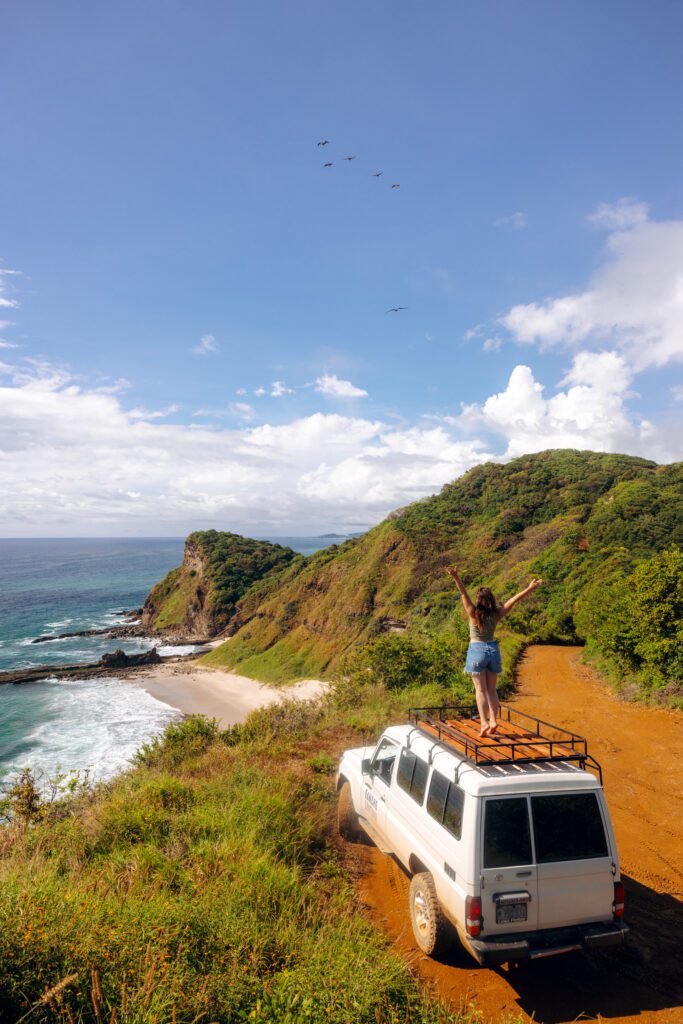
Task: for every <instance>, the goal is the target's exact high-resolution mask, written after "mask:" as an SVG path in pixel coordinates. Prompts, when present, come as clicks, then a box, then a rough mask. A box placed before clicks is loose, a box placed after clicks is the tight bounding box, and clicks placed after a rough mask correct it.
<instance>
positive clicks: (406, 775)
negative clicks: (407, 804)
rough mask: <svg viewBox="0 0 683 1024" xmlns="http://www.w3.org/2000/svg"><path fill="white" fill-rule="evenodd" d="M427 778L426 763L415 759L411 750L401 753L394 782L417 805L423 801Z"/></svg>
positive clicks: (427, 769) (427, 768) (427, 767)
mask: <svg viewBox="0 0 683 1024" xmlns="http://www.w3.org/2000/svg"><path fill="white" fill-rule="evenodd" d="M428 777H429V765H428V764H427V762H426V761H423V760H421V758H419V757H416V756H415V754H413V752H412V750H403V751H401V757H400V758H399V762H398V772H397V774H396V781H397V783H398V784H399V786H400V787H401V789H403V790H405V791H406V793H409V794H410V796H411V797H412V798H413V800H415V801H416V803H418V804H421V803H422V801H423V800H424V795H425V789H426V788H427V778H428Z"/></svg>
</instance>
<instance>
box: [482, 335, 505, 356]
mask: <svg viewBox="0 0 683 1024" xmlns="http://www.w3.org/2000/svg"><path fill="white" fill-rule="evenodd" d="M481 347H482V349H483V350H484V352H500V350H501V348H502V347H503V339H502V338H499V337H498V335H496V336H495V338H486V340H485V341H484V344H483V345H482V346H481Z"/></svg>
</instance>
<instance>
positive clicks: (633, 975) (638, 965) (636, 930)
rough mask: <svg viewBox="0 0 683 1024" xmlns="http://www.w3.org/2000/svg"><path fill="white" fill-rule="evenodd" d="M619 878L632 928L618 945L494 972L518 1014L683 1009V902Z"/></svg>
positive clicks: (580, 1015)
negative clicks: (511, 995) (513, 999)
mask: <svg viewBox="0 0 683 1024" xmlns="http://www.w3.org/2000/svg"><path fill="white" fill-rule="evenodd" d="M622 877H623V880H624V885H625V889H626V922H627V924H628V925H629V926H630V928H631V933H630V935H629V937H628V939H627V941H626V944H625V945H624V946H621V947H619V948H616V949H613V950H604V951H595V952H593V953H590V954H586V955H582V954H580V953H568V954H566V955H564V956H557V957H550V958H548V959H544V960H535V961H527V962H526V963H521V964H519V965H516V966H512V965H509V966H506V967H503V968H498V969H496V973H498V974H499V975H500V976H501V977H502V978H503V979H504V980H505V981H506V983H507V984H508V985H509V986H510V988H511V989H512V990H513V992H514V993H515V994H516V1001H517V1003H518V1005H519V1007H520V1009H521V1010H523V1011H524V1012H525V1013H526V1014H528V1015H529V1016H530V1017H533V1019H534V1020H535V1021H538V1022H539V1024H567V1022H570V1021H575V1020H587V1021H590V1020H598V1019H601V1018H602V1019H605V1020H609V1019H610V1018H614V1017H625V1018H629V1017H633V1018H634V1021H635V1020H637V1019H638V1017H639V1015H640V1014H642V1013H644V1012H645V1011H648V1010H665V1009H672V1008H674V1007H681V1006H683V944H682V943H681V935H683V903H681V902H680V901H679V900H677V899H675V898H674V897H673V896H669V895H667V894H666V893H658V892H656V891H655V890H654V889H650V888H649V887H648V886H646V885H643V884H642V883H640V882H637V881H635V879H633V878H629V877H627V876H622ZM465 956H467V954H466V953H465V952H464V951H463V950H460V951H457V950H454V951H453V953H452V954H451V955H450V956H448V957H444V958H443V960H442V963H444V964H448V965H451V966H454V967H456V966H457V967H461V966H462V959H463V957H465ZM481 969H482V970H485V969H486V968H481ZM682 1019H683V1012H682Z"/></svg>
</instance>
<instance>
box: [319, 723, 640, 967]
mask: <svg viewBox="0 0 683 1024" xmlns="http://www.w3.org/2000/svg"><path fill="white" fill-rule="evenodd" d="M587 764H589V765H591V766H592V767H593V768H595V769H596V770H597V772H598V774H599V775H600V776H601V774H602V773H601V772H600V767H599V765H598V764H597V762H595V761H594V760H593V758H591V757H590V755H589V754H588V752H587V748H586V743H585V740H583V739H582V738H581V737H578V736H575V735H573V734H571V733H568V732H567V731H566V730H561V729H558V728H557V727H555V726H550V725H548V724H547V723H543V722H541V721H540V720H538V719H535V718H532V717H531V716H528V715H523V714H521V713H520V712H517V711H515V710H514V709H512V708H510V707H508V706H505V705H504V706H503V707H502V709H501V722H500V725H499V732H498V735H496V737H495V738H493V737H486V738H484V739H481V738H479V737H478V721H477V720H476V709H475V708H463V707H440V708H419V709H413V710H412V711H411V712H410V721H409V723H408V724H406V725H396V726H391V727H390V728H388V729H387V730H386V731H385V732H384V734H383V735H382V736H381V737H380V739H379V742H378V743H377V745H376V746H375V747H361V748H357V749H355V750H347V751H346V752H345V753H344V754H343V755H342V758H341V761H340V765H339V771H338V774H337V788H338V791H339V827H340V831H341V833H342V835H344V836H345V837H346V838H348V839H354V838H359V837H360V836H361V835H362V834H363V832H364V833H367V834H368V835H369V836H370V838H371V839H372V840H373V841H374V842H375V843H376V845H377V846H378V847H379V848H380V850H382V851H383V852H384V853H386V854H390V855H392V856H393V857H395V858H396V859H397V860H398V861H399V862H400V863H401V865H402V866H403V867H404V868H405V869H406V870H407V871H408V873H409V874H410V875H411V884H410V916H411V920H412V925H413V931H414V933H415V938H416V940H417V943H418V945H419V946H420V947H421V949H423V950H424V952H425V953H428V954H432V953H437V952H439V951H440V950H442V949H443V948H444V946H446V945H447V944H448V943H449V942H452V941H453V938H454V936H453V929H455V931H456V932H457V935H458V937H459V939H460V941H461V942H462V944H463V945H464V946H465V948H466V949H468V950H469V951H470V953H471V954H472V955H473V956H474V957H475V958H476V959H477V960H478V961H479V963H480V964H502V963H505V962H508V961H512V962H516V961H520V960H524V959H528V958H532V959H533V958H537V957H546V956H552V955H554V954H557V953H564V952H568V951H569V950H575V949H593V948H595V947H598V946H609V945H616V944H619V943H621V942H623V941H624V937H625V935H626V934H627V932H628V928H627V927H626V925H625V924H624V923H623V920H622V918H623V913H624V889H623V885H622V882H621V878H620V874H619V860H618V856H617V848H616V843H615V839H614V832H613V830H612V825H611V822H610V818H609V813H608V810H607V804H606V803H605V797H604V794H603V789H602V783H601V777H600V778H596V777H595V776H594V775H593V774H591V773H590V772H589V771H587V770H586V765H587ZM361 830H362V831H361Z"/></svg>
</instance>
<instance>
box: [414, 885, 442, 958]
mask: <svg viewBox="0 0 683 1024" xmlns="http://www.w3.org/2000/svg"><path fill="white" fill-rule="evenodd" d="M409 901H410V923H411V924H412V926H413V935H414V936H415V941H416V942H417V944H418V946H419V947H420V949H421V950H422V952H423V953H426V954H427V956H433V955H435V954H436V955H438V954H439V953H442V952H443V951H444V950H445V949H446V947H447V946H449V945H450V943H451V940H452V929H451V926H450V925H449V923H448V920H447V918H446V917H445V916H444V913H443V911H442V909H441V905H440V903H439V898H438V896H437V895H436V886H435V885H434V879H433V878H432V876H431V875H430V873H429V871H420V872H419V873H418V874H417V875H413V877H412V878H411V880H410V896H409Z"/></svg>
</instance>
